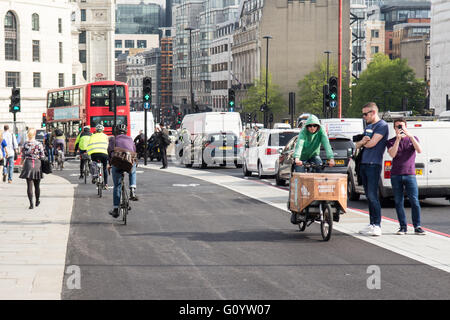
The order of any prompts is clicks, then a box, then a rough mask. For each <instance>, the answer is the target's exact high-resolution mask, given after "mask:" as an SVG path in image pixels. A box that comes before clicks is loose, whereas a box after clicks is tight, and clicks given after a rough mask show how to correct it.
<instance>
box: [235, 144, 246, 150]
mask: <svg viewBox="0 0 450 320" xmlns="http://www.w3.org/2000/svg"><path fill="white" fill-rule="evenodd" d="M243 146H244V145H243V144H242V143H239V144H235V145H234V147H235V148H236V149H237V148H242V147H243Z"/></svg>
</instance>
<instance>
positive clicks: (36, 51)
mask: <svg viewBox="0 0 450 320" xmlns="http://www.w3.org/2000/svg"><path fill="white" fill-rule="evenodd" d="M32 52H33V61H40V60H41V59H40V58H41V55H40V46H39V40H33V50H32Z"/></svg>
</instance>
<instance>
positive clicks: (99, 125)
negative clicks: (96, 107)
mask: <svg viewBox="0 0 450 320" xmlns="http://www.w3.org/2000/svg"><path fill="white" fill-rule="evenodd" d="M95 130H96V131H97V132H101V131H103V130H105V127H104V126H103V125H102V124H100V123H99V124H98V125H96V126H95Z"/></svg>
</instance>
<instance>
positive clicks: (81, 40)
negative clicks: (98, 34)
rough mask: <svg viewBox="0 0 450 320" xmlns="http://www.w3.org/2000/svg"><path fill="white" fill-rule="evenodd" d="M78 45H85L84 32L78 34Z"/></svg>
mask: <svg viewBox="0 0 450 320" xmlns="http://www.w3.org/2000/svg"><path fill="white" fill-rule="evenodd" d="M78 43H86V31H81V33H80V34H78Z"/></svg>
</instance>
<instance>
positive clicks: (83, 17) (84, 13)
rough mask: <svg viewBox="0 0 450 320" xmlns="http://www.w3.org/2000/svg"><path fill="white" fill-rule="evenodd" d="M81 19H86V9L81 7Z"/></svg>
mask: <svg viewBox="0 0 450 320" xmlns="http://www.w3.org/2000/svg"><path fill="white" fill-rule="evenodd" d="M80 13H81V21H86V9H81V10H80Z"/></svg>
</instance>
